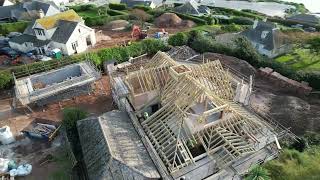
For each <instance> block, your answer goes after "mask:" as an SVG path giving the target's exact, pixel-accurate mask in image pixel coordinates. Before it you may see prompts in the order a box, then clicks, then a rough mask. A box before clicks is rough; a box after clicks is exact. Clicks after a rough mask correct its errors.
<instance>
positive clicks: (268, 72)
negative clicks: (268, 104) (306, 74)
mask: <svg viewBox="0 0 320 180" xmlns="http://www.w3.org/2000/svg"><path fill="white" fill-rule="evenodd" d="M259 74H260V75H261V76H263V77H266V78H268V80H270V81H272V82H273V83H274V84H275V85H277V86H278V87H279V88H283V89H285V90H286V91H289V92H293V93H297V94H299V95H308V94H310V92H311V91H312V88H311V87H310V86H309V85H308V84H307V83H305V82H298V81H295V80H292V79H289V78H287V77H285V76H283V75H281V74H280V73H278V72H276V71H273V69H271V68H269V67H265V68H260V69H259Z"/></svg>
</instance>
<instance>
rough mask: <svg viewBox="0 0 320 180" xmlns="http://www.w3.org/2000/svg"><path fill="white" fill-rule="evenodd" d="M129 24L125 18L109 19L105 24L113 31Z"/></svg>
mask: <svg viewBox="0 0 320 180" xmlns="http://www.w3.org/2000/svg"><path fill="white" fill-rule="evenodd" d="M128 25H129V22H128V21H126V20H115V21H111V22H109V23H108V24H107V25H106V28H107V29H109V30H113V31H118V30H123V29H125V28H126V27H127V26H128Z"/></svg>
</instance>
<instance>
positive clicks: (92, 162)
mask: <svg viewBox="0 0 320 180" xmlns="http://www.w3.org/2000/svg"><path fill="white" fill-rule="evenodd" d="M77 126H78V129H79V132H83V133H81V134H79V139H80V142H81V147H82V152H83V159H84V162H85V164H86V167H87V172H88V176H89V179H92V180H98V179H100V180H102V179H114V180H120V179H160V175H159V173H158V171H157V169H156V167H155V165H154V163H153V162H152V160H151V158H150V156H149V154H148V151H147V150H146V147H145V146H144V145H143V143H142V141H141V139H140V136H139V134H138V133H137V132H136V130H135V128H134V126H133V124H132V122H131V120H130V118H129V116H128V114H127V112H122V111H119V110H114V111H109V112H107V113H104V114H102V115H101V116H99V117H90V118H87V119H85V120H81V121H79V122H78V123H77ZM93 139H94V141H93Z"/></svg>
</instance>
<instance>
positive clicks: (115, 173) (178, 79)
mask: <svg viewBox="0 0 320 180" xmlns="http://www.w3.org/2000/svg"><path fill="white" fill-rule="evenodd" d="M41 68H43V67H39V73H35V74H31V73H30V72H28V71H25V72H23V73H20V74H19V73H14V77H15V78H14V83H15V88H14V91H13V92H14V93H13V94H10V92H9V93H8V94H3V95H2V96H1V97H2V99H0V104H1V106H0V109H1V111H0V120H1V121H0V125H1V126H8V127H10V129H11V132H12V134H13V136H14V137H15V140H16V141H15V142H14V143H12V144H9V145H2V146H1V148H0V154H1V155H2V157H3V158H7V159H11V160H15V161H16V162H20V163H22V162H23V163H29V164H32V166H33V169H32V172H31V174H29V175H28V176H26V178H27V179H28V178H31V179H32V178H34V179H37V178H39V177H44V178H49V177H50V173H52V172H53V171H56V170H59V171H62V170H63V169H61V165H59V164H58V163H57V162H51V161H49V160H48V159H47V158H48V157H50V156H51V155H53V156H59V154H57V153H58V152H60V150H61V148H62V147H64V146H65V144H68V140H66V139H65V137H64V136H65V135H64V133H63V130H62V129H61V128H60V127H61V122H62V119H63V116H62V111H63V109H64V108H67V107H77V108H81V109H84V110H86V111H87V112H88V113H89V117H88V118H86V119H84V120H80V121H78V123H77V129H78V132H79V140H80V144H81V148H79V149H78V151H81V152H82V154H83V162H77V160H75V159H74V158H71V159H72V160H71V162H72V164H71V167H72V168H73V169H78V170H77V171H79V172H81V173H82V174H86V175H81V176H87V177H88V178H89V179H105V178H111V179H127V177H133V178H135V179H242V178H243V176H244V175H245V174H247V173H248V171H249V170H250V169H251V168H252V167H254V166H256V165H257V164H263V163H264V162H267V161H269V160H272V159H274V158H277V157H278V155H279V153H280V152H281V151H282V147H281V143H282V142H288V141H289V142H295V141H297V140H298V139H299V138H298V137H297V136H296V135H295V134H298V135H300V134H303V133H304V132H305V131H307V130H313V131H315V130H317V129H319V128H320V127H319V126H318V125H317V124H316V123H315V122H316V120H317V117H318V115H319V114H318V113H319V111H318V108H319V107H320V105H318V104H317V103H316V101H313V100H310V99H306V98H304V97H303V94H310V88H308V87H307V86H305V85H304V84H303V83H299V82H293V81H292V80H288V79H286V78H285V77H282V76H280V75H278V74H277V73H276V72H273V70H270V69H261V70H256V69H254V68H253V67H252V66H250V65H249V64H248V63H246V62H245V61H242V60H239V59H236V58H233V57H228V56H225V55H221V54H214V53H204V54H198V53H196V52H195V51H193V50H192V49H191V48H189V47H187V46H182V47H174V48H172V49H171V50H170V51H168V52H158V53H157V54H155V55H154V56H151V57H150V56H148V55H142V56H139V57H135V58H130V59H129V60H128V61H126V62H124V63H121V64H117V63H115V61H106V63H105V64H104V72H105V74H103V73H101V71H100V70H98V69H97V67H95V66H94V65H93V64H91V63H90V62H88V61H82V62H75V63H73V62H70V63H69V64H66V65H64V66H60V67H58V68H47V70H46V71H43V70H40V69H41ZM286 87H290V88H286ZM289 90H290V91H289ZM283 102H286V105H283ZM283 112H287V113H285V114H284V113H283ZM43 124H45V125H46V124H47V127H49V126H48V125H53V126H54V131H50V132H48V130H47V131H46V132H45V133H43V129H41V128H43V126H40V125H43ZM282 124H283V125H282ZM290 127H291V129H290ZM39 129H40V130H41V131H39ZM291 131H292V132H294V133H295V134H294V133H292V132H291ZM21 132H22V133H21ZM80 132H81V133H80ZM34 136H38V137H41V138H42V141H38V140H36V139H35V138H34ZM43 140H44V141H43ZM59 149H60V150H59ZM69 151H70V150H69ZM71 154H72V153H71ZM70 157H73V156H70ZM79 164H80V165H79ZM79 167H80V168H79Z"/></svg>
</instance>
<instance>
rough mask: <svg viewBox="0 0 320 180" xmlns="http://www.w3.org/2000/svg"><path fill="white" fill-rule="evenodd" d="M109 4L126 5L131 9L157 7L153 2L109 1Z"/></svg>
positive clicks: (149, 0) (132, 0) (148, 0)
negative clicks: (140, 6) (134, 7)
mask: <svg viewBox="0 0 320 180" xmlns="http://www.w3.org/2000/svg"><path fill="white" fill-rule="evenodd" d="M108 3H115V4H117V3H122V4H126V5H127V6H128V7H129V8H132V7H133V6H138V5H142V6H146V7H150V8H152V9H153V8H155V7H156V4H155V3H154V2H153V1H152V0H109V1H108Z"/></svg>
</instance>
